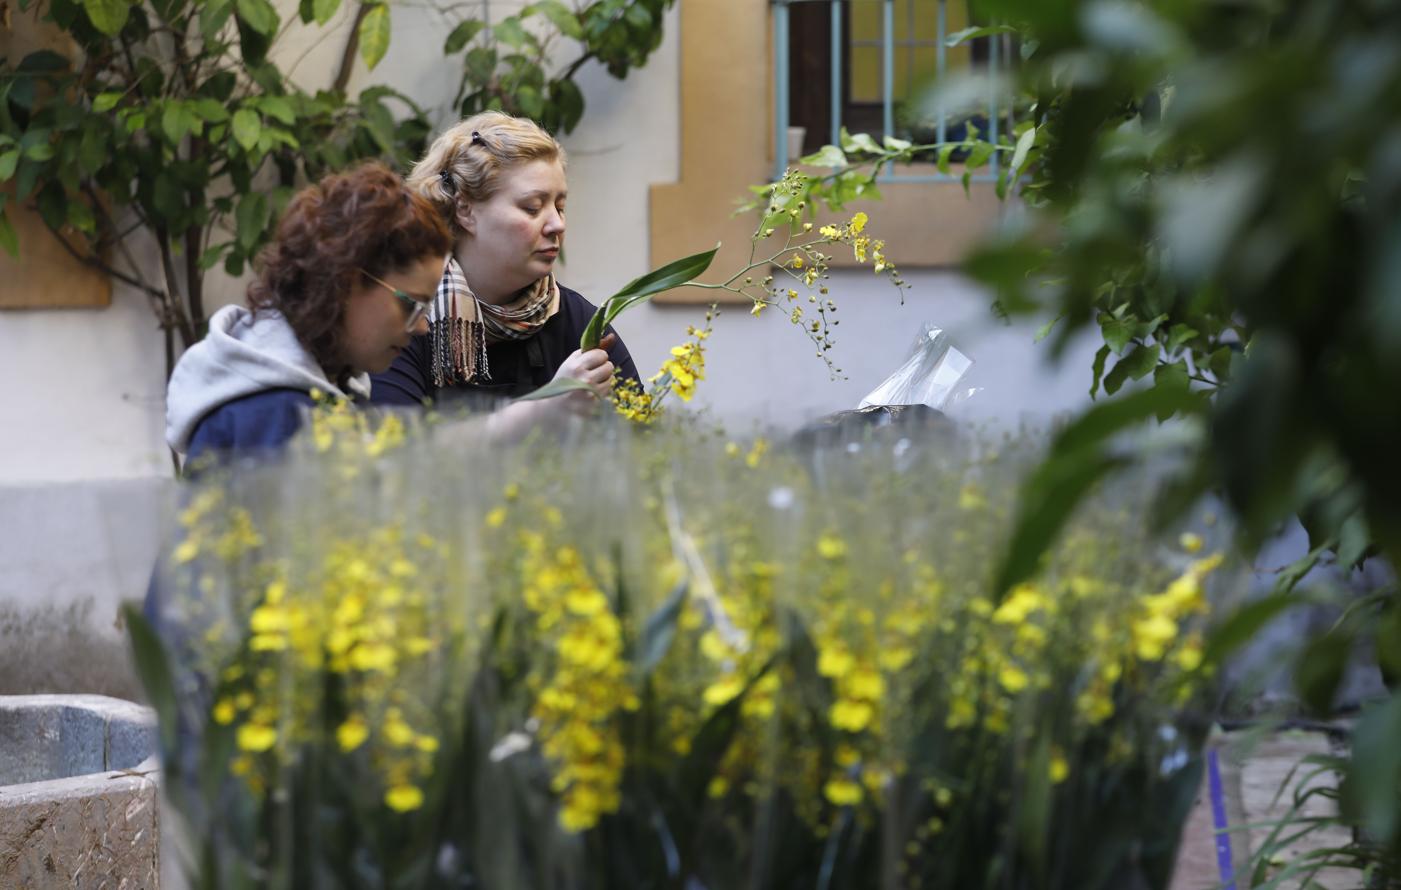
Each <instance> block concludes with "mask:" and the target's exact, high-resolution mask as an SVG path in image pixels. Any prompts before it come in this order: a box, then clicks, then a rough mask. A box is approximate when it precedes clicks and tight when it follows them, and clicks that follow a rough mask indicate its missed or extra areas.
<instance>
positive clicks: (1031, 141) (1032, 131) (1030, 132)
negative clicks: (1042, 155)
mask: <svg viewBox="0 0 1401 890" xmlns="http://www.w3.org/2000/svg"><path fill="white" fill-rule="evenodd" d="M1035 144H1036V128H1035V127H1028V128H1027V130H1026V132H1025V133H1023V134H1022V135H1020V136H1018V137H1017V147H1016V148H1015V149H1013V150H1012V162H1011V165H1010V166H1011V170H1012V175H1013V176H1016V175H1017V174H1018V173H1020V172H1021V170H1022V167H1023V166H1024V165H1025V164H1026V159H1027V157H1028V156H1030V154H1031V147H1032V146H1033V145H1035Z"/></svg>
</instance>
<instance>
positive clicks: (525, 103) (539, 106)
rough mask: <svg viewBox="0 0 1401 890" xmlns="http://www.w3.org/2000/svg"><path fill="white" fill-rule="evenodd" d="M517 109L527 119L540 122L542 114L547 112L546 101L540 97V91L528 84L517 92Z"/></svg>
mask: <svg viewBox="0 0 1401 890" xmlns="http://www.w3.org/2000/svg"><path fill="white" fill-rule="evenodd" d="M516 107H517V108H519V109H520V113H521V114H522V115H524V116H525V117H528V118H530V119H531V120H539V119H540V114H541V112H543V111H544V110H545V100H544V99H542V98H541V97H540V91H539V90H537V89H535V87H533V86H530V85H528V84H527V85H525V86H522V87H519V88H518V89H517V90H516Z"/></svg>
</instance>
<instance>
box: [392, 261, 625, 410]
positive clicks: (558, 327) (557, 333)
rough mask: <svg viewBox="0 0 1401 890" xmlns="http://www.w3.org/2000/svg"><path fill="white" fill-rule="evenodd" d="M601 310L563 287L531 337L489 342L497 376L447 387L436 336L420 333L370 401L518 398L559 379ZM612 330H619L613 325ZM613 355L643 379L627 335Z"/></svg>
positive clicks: (492, 368) (616, 361)
mask: <svg viewBox="0 0 1401 890" xmlns="http://www.w3.org/2000/svg"><path fill="white" fill-rule="evenodd" d="M595 310H596V307H595V306H594V304H592V303H590V302H589V301H588V300H586V299H584V298H583V297H582V296H580V295H579V294H578V292H576V291H572V290H570V289H569V288H567V287H560V289H559V311H558V312H556V313H555V314H554V315H553V316H551V317H550V319H549V320H548V321H546V322H545V324H544V325H542V326H541V328H540V330H539V331H538V332H536V333H535V334H534V335H533V336H531V337H529V338H527V339H525V340H504V341H502V342H500V343H491V344H489V345H488V346H487V348H486V358H487V368H488V370H489V372H490V375H491V379H489V380H484V381H482V382H480V383H463V384H458V385H455V386H452V387H450V388H448V390H446V391H445V392H442V393H439V392H438V387H436V386H434V385H433V357H432V356H433V351H432V350H433V347H432V341H431V340H430V339H429V337H428V335H426V334H425V335H422V336H418V337H414V338H413V342H411V343H410V344H409V346H408V348H406V349H405V350H404V351H403V352H401V353H399V356H398V358H396V359H394V364H393V365H391V366H390V368H389V370H388V371H385V372H384V373H382V374H374V375H371V378H370V379H371V381H372V384H371V387H370V401H372V402H378V403H381V404H390V405H422V404H423V403H424V402H425V401H426V400H429V399H431V400H434V401H444V400H445V399H447V398H453V397H462V396H469V397H470V396H472V395H477V396H487V397H491V396H499V397H501V398H508V399H514V398H517V397H519V396H523V395H526V394H528V393H530V392H533V391H534V390H537V389H539V388H540V387H542V386H544V385H545V384H546V383H549V382H550V381H551V380H552V379H554V376H555V372H557V371H558V370H559V366H560V365H562V364H564V360H565V359H567V358H569V356H570V354H571V353H573V352H574V350H576V349H578V348H579V338H580V337H581V336H583V334H584V328H586V327H588V325H589V319H591V318H593V314H594V312H595ZM607 332H609V333H616V332H614V331H613V328H612V327H611V326H610V327H609V328H608V329H607ZM608 358H609V359H610V360H612V362H613V367H615V368H617V369H618V370H619V371H621V372H622V375H623V376H624V377H629V378H632V379H633V380H638V381H639V382H641V381H640V380H639V378H638V376H637V367H636V366H635V365H634V364H633V363H632V356H631V355H629V354H628V350H627V347H626V346H624V345H623V341H622V338H621V337H619V338H618V340H617V342H616V343H614V344H613V348H612V349H610V350H608Z"/></svg>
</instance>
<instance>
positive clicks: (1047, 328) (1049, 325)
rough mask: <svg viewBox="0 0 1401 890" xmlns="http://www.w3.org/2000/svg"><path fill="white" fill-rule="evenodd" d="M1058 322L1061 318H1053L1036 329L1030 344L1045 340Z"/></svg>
mask: <svg viewBox="0 0 1401 890" xmlns="http://www.w3.org/2000/svg"><path fill="white" fill-rule="evenodd" d="M1060 320H1061V316H1059V315H1057V316H1056V317H1055V318H1053V319H1051V320H1050V321H1048V322H1046V323H1045V324H1043V325H1042V326H1041V327H1039V328H1037V330H1036V336H1035V337H1033V338H1032V342H1033V343H1040V342H1041V341H1042V340H1045V339H1046V338H1047V337H1049V336H1051V330H1052V329H1054V328H1055V326H1056V323H1057V322H1059V321H1060ZM1090 395H1094V393H1090Z"/></svg>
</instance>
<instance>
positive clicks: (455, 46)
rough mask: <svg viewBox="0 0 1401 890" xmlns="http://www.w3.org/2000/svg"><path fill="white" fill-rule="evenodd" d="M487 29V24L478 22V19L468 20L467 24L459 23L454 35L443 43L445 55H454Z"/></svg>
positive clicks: (453, 31)
mask: <svg viewBox="0 0 1401 890" xmlns="http://www.w3.org/2000/svg"><path fill="white" fill-rule="evenodd" d="M485 27H486V23H485V22H482V21H478V20H477V19H468V20H467V21H465V22H459V23H458V25H457V27H456V28H453V29H452V33H451V34H449V35H448V39H447V41H445V42H444V43H443V53H444V55H452V54H453V53H455V52H457V51H458V50H460V49H462V47H464V46H466V45H467V44H468V43H471V42H472V38H473V37H476V36H477V35H478V34H480V33H481V31H482V29H483V28H485Z"/></svg>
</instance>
